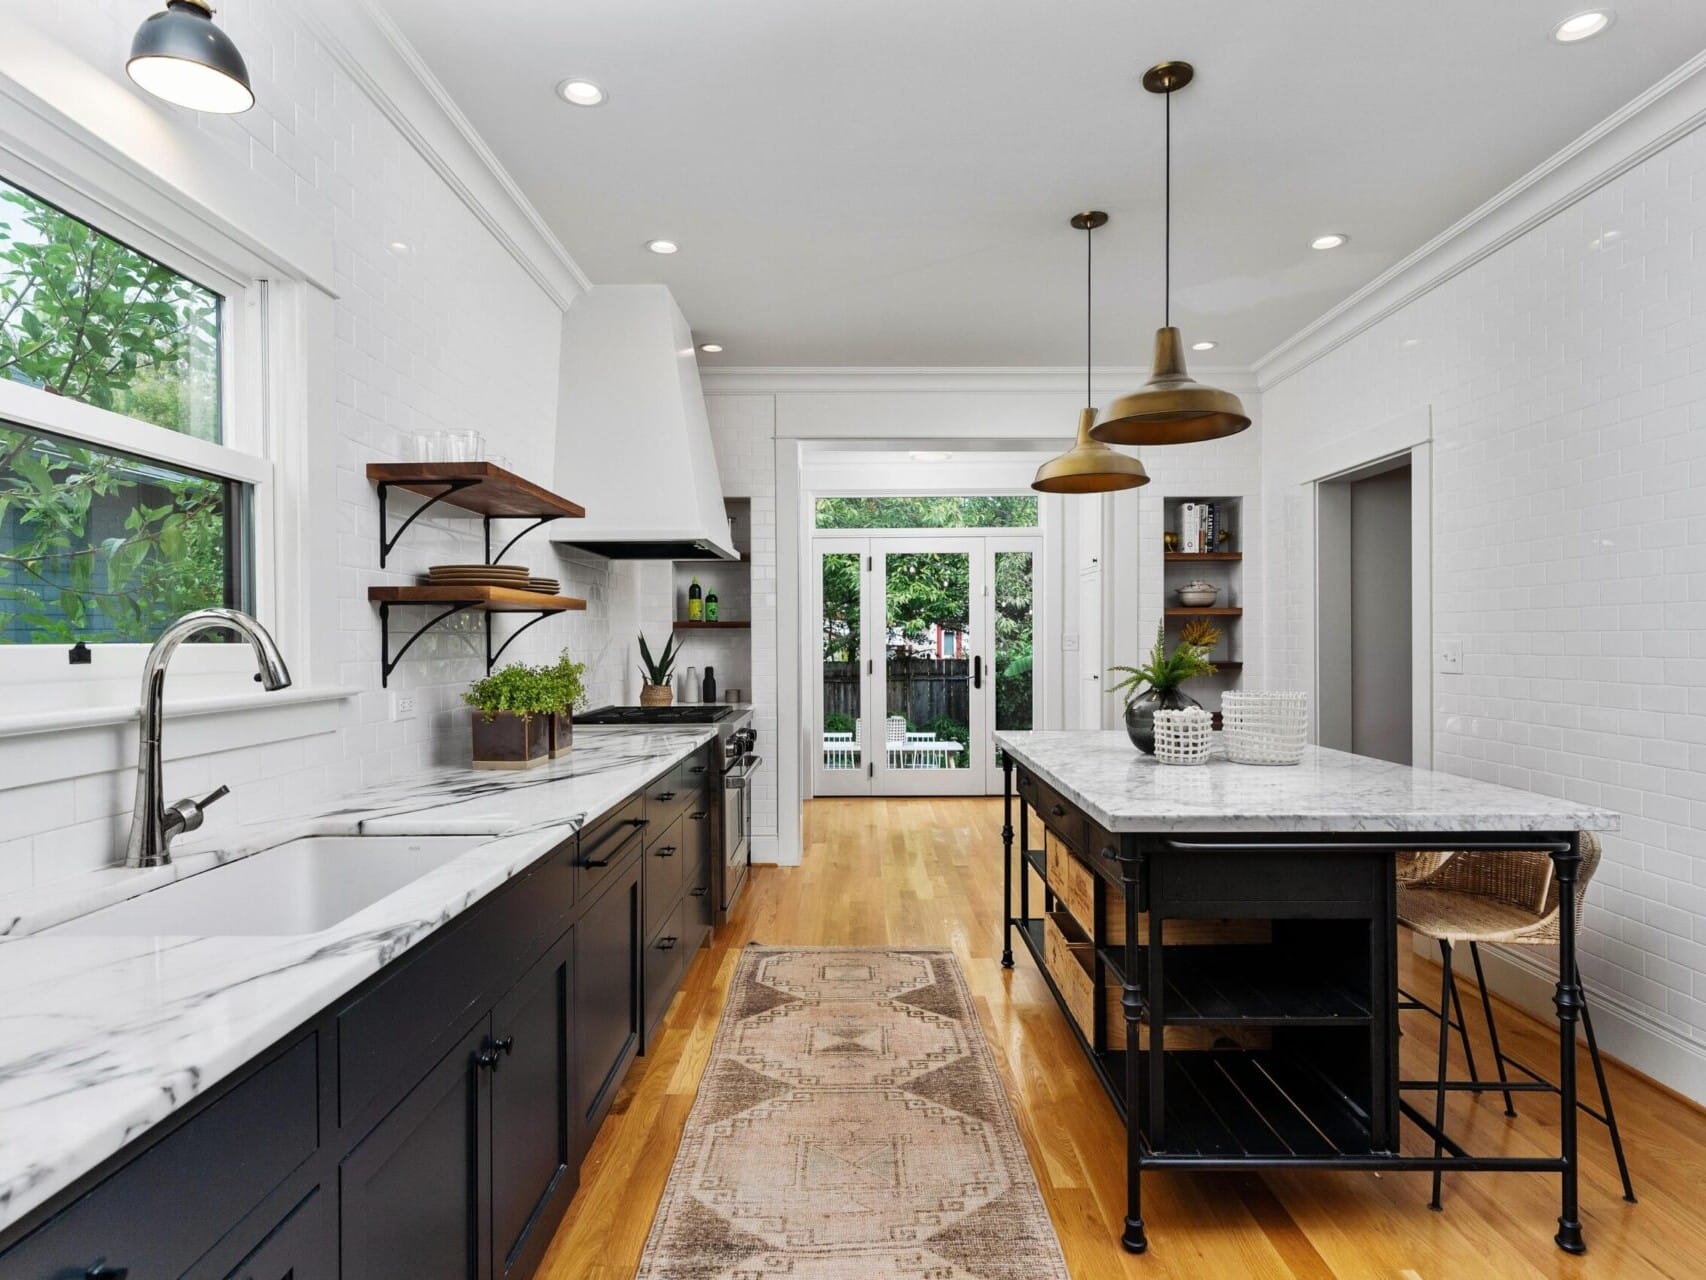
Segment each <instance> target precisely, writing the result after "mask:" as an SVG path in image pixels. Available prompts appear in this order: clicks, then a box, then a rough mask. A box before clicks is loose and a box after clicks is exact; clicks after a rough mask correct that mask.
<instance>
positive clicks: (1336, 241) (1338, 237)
mask: <svg viewBox="0 0 1706 1280" xmlns="http://www.w3.org/2000/svg"><path fill="white" fill-rule="evenodd" d="M1350 239H1351V238H1350V237H1349V236H1347V235H1345V234H1344V233H1343V232H1341V231H1330V232H1328V233H1327V234H1326V235H1324V236H1316V237H1315V238H1314V239H1313V240H1311V241H1310V242H1309V247H1310V248H1311V249H1337V248H1338V247H1339V246H1340V245H1342V244H1349V243H1350Z"/></svg>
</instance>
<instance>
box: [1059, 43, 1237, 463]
mask: <svg viewBox="0 0 1706 1280" xmlns="http://www.w3.org/2000/svg"><path fill="white" fill-rule="evenodd" d="M1195 74H1196V73H1195V71H1194V70H1193V69H1192V67H1191V64H1190V63H1188V62H1162V63H1158V64H1157V65H1155V66H1153V67H1151V68H1150V69H1149V70H1148V71H1146V72H1145V73H1144V75H1143V87H1144V88H1145V89H1147V90H1149V92H1151V93H1159V94H1161V95H1163V97H1164V98H1165V100H1166V103H1167V152H1166V155H1167V161H1166V165H1167V168H1166V184H1165V191H1166V215H1165V222H1164V227H1165V232H1164V235H1165V244H1166V250H1165V255H1166V256H1165V258H1164V262H1165V264H1166V266H1165V273H1166V274H1165V284H1164V286H1163V290H1164V294H1165V300H1164V303H1163V306H1164V308H1165V310H1164V313H1163V318H1162V327H1161V328H1159V329H1157V330H1156V331H1155V363H1154V366H1153V372H1152V373H1151V374H1150V376H1149V381H1148V382H1146V383H1144V384H1143V386H1142V387H1141V388H1139V389H1138V390H1136V391H1134V392H1132V393H1131V394H1130V395H1124V396H1121V397H1120V398H1119V399H1117V400H1115V401H1114V402H1113V403H1112V404H1110V405H1109V406H1108V407H1107V408H1106V409H1104V410H1103V411H1102V419H1101V421H1100V422H1098V423H1097V424H1096V425H1095V426H1094V427H1092V428H1091V429H1090V434H1091V435H1092V436H1094V437H1095V438H1096V439H1098V440H1103V441H1106V442H1107V443H1108V444H1194V443H1196V442H1197V441H1199V440H1218V439H1220V438H1221V437H1222V436H1230V435H1236V434H1237V433H1238V432H1240V431H1242V430H1244V428H1246V427H1248V426H1249V425H1250V415H1249V414H1247V413H1245V412H1244V406H1243V404H1242V403H1241V402H1240V401H1239V399H1238V397H1237V396H1235V395H1233V394H1232V393H1231V392H1230V391H1222V390H1220V389H1219V388H1218V387H1205V386H1203V385H1202V384H1201V383H1200V382H1197V381H1195V380H1194V379H1192V377H1191V375H1190V374H1188V373H1186V372H1185V342H1184V339H1183V338H1182V337H1181V336H1180V335H1179V331H1178V329H1176V328H1174V327H1173V317H1172V310H1173V298H1172V293H1173V98H1172V95H1173V94H1174V93H1176V92H1177V91H1178V90H1180V89H1183V88H1184V87H1185V86H1186V85H1188V84H1189V83H1190V82H1191V79H1192V77H1193V76H1194V75H1195Z"/></svg>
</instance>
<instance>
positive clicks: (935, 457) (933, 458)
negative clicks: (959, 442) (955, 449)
mask: <svg viewBox="0 0 1706 1280" xmlns="http://www.w3.org/2000/svg"><path fill="white" fill-rule="evenodd" d="M907 456H908V457H910V458H911V459H912V460H913V461H914V462H952V461H953V460H954V455H953V454H951V453H948V452H946V451H944V450H941V449H914V450H913V451H912V452H911V453H910V454H908V455H907Z"/></svg>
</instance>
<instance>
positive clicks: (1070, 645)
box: [1060, 636, 1078, 653]
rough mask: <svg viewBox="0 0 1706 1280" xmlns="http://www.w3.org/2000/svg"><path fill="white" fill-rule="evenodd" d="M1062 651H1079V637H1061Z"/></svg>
mask: <svg viewBox="0 0 1706 1280" xmlns="http://www.w3.org/2000/svg"><path fill="white" fill-rule="evenodd" d="M1060 651H1061V652H1062V653H1077V652H1078V637H1077V636H1062V637H1061V638H1060Z"/></svg>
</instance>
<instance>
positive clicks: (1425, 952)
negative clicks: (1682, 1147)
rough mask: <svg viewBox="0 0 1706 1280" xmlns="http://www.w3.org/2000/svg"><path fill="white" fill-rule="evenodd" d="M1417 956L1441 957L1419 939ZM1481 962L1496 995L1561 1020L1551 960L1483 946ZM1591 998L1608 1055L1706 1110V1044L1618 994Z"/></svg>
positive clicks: (1596, 1028)
mask: <svg viewBox="0 0 1706 1280" xmlns="http://www.w3.org/2000/svg"><path fill="white" fill-rule="evenodd" d="M1416 954H1417V955H1419V956H1422V957H1424V958H1426V959H1429V960H1437V959H1438V958H1439V951H1438V949H1437V947H1436V946H1435V944H1433V943H1432V942H1428V941H1426V940H1425V939H1421V938H1418V939H1416ZM1481 962H1482V966H1483V968H1484V969H1485V970H1486V973H1487V985H1488V986H1489V987H1490V988H1492V990H1493V993H1494V994H1495V995H1498V996H1501V997H1503V998H1504V999H1505V1000H1508V1001H1509V1002H1510V1003H1511V1004H1514V1005H1516V1006H1517V1007H1518V1008H1519V1009H1523V1010H1525V1011H1526V1012H1528V1013H1530V1014H1533V1015H1534V1016H1535V1017H1536V1018H1539V1019H1541V1020H1542V1021H1544V1022H1551V1021H1552V1020H1554V1019H1555V1018H1556V1017H1557V1013H1556V1012H1555V1011H1554V1009H1553V1007H1552V992H1553V988H1554V987H1555V986H1556V984H1557V977H1556V975H1555V972H1554V971H1553V969H1552V968H1551V967H1550V963H1551V962H1550V958H1548V960H1547V961H1546V962H1545V963H1542V962H1541V961H1540V960H1538V959H1536V958H1534V957H1532V956H1529V955H1526V954H1521V953H1517V952H1513V951H1510V950H1506V949H1502V948H1499V947H1482V948H1481ZM1470 976H1471V977H1473V974H1471V975H1470ZM1588 995H1589V998H1590V999H1591V1000H1592V1001H1593V1029H1594V1034H1595V1035H1596V1036H1598V1038H1599V1047H1600V1050H1601V1051H1602V1052H1603V1053H1604V1054H1605V1055H1606V1056H1607V1057H1611V1058H1616V1059H1617V1060H1618V1061H1619V1062H1621V1063H1622V1064H1623V1065H1625V1066H1627V1067H1630V1068H1631V1069H1633V1070H1635V1071H1638V1072H1640V1073H1641V1074H1642V1075H1644V1076H1649V1077H1651V1078H1652V1079H1653V1080H1655V1081H1656V1082H1658V1083H1659V1084H1661V1085H1663V1086H1664V1087H1665V1088H1667V1089H1671V1090H1674V1091H1675V1092H1676V1093H1678V1094H1680V1095H1681V1096H1682V1097H1684V1098H1686V1099H1688V1100H1689V1101H1690V1102H1693V1103H1695V1104H1696V1105H1700V1106H1706V1044H1700V1043H1698V1042H1696V1041H1694V1040H1690V1039H1689V1038H1688V1037H1687V1036H1684V1035H1680V1034H1679V1033H1678V1032H1676V1031H1675V1030H1674V1029H1672V1028H1671V1027H1667V1026H1666V1025H1664V1024H1663V1023H1662V1022H1659V1021H1657V1020H1656V1019H1654V1018H1653V1017H1652V1015H1651V1014H1649V1013H1647V1012H1646V1011H1644V1010H1642V1009H1637V1008H1635V1007H1634V1006H1632V1005H1630V1004H1629V1003H1627V1002H1626V1001H1624V1000H1622V999H1621V998H1619V997H1618V996H1617V994H1616V993H1615V992H1609V991H1603V990H1600V989H1598V988H1592V989H1590V990H1589V992H1588ZM1537 1065H1538V1064H1537Z"/></svg>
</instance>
